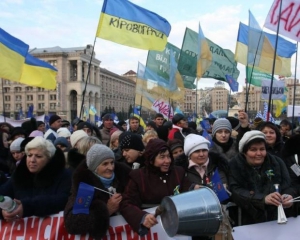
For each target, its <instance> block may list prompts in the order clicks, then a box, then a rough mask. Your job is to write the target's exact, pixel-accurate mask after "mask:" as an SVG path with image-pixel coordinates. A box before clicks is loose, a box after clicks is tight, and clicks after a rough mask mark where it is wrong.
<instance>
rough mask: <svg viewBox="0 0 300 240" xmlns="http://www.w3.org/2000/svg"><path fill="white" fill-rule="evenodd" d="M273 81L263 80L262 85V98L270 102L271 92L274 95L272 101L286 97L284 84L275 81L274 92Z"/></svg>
mask: <svg viewBox="0 0 300 240" xmlns="http://www.w3.org/2000/svg"><path fill="white" fill-rule="evenodd" d="M270 89H271V81H270V80H263V81H262V83H261V98H262V99H267V100H269V96H270V92H271V93H272V96H271V99H273V100H275V99H282V98H283V95H284V82H282V81H273V86H272V91H270Z"/></svg>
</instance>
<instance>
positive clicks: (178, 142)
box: [168, 138, 183, 152]
mask: <svg viewBox="0 0 300 240" xmlns="http://www.w3.org/2000/svg"><path fill="white" fill-rule="evenodd" d="M168 146H169V147H170V150H171V152H172V151H174V150H175V149H176V148H179V147H181V148H182V149H183V143H182V141H181V140H180V139H176V138H174V139H173V140H169V141H168Z"/></svg>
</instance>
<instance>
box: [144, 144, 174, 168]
mask: <svg viewBox="0 0 300 240" xmlns="http://www.w3.org/2000/svg"><path fill="white" fill-rule="evenodd" d="M164 150H169V151H170V148H169V146H168V144H167V143H166V142H165V141H164V140H162V139H159V138H153V139H150V141H149V142H148V144H147V146H146V149H145V153H144V157H145V159H146V162H147V163H150V162H151V161H153V160H154V159H155V157H156V156H157V155H158V153H159V152H161V151H164Z"/></svg>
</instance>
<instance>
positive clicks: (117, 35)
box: [96, 0, 171, 51]
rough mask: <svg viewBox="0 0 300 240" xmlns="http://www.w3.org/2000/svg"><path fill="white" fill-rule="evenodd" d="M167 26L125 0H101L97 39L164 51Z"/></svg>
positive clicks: (147, 11)
mask: <svg viewBox="0 0 300 240" xmlns="http://www.w3.org/2000/svg"><path fill="white" fill-rule="evenodd" d="M170 31H171V25H170V23H169V22H168V21H167V20H166V19H165V18H163V17H161V16H159V15H158V14H156V13H154V12H151V11H149V10H147V9H144V8H142V7H140V6H138V5H135V4H133V3H131V2H129V1H127V0H104V2H103V7H102V11H101V15H100V19H99V23H98V28H97V33H96V36H97V37H99V38H103V39H106V40H109V41H112V42H115V43H119V44H122V45H126V46H129V47H134V48H140V49H146V50H158V51H162V50H164V48H165V46H166V44H167V38H168V36H169V33H170Z"/></svg>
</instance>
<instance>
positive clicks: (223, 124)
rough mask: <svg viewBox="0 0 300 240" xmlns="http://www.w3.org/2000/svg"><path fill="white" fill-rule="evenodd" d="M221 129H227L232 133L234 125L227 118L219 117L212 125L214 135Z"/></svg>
mask: <svg viewBox="0 0 300 240" xmlns="http://www.w3.org/2000/svg"><path fill="white" fill-rule="evenodd" d="M220 129H226V130H228V131H229V132H230V133H231V131H232V126H231V123H230V122H229V120H228V119H226V118H219V119H217V120H216V121H215V122H214V124H213V126H212V135H213V136H215V134H216V132H217V131H218V130H220Z"/></svg>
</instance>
